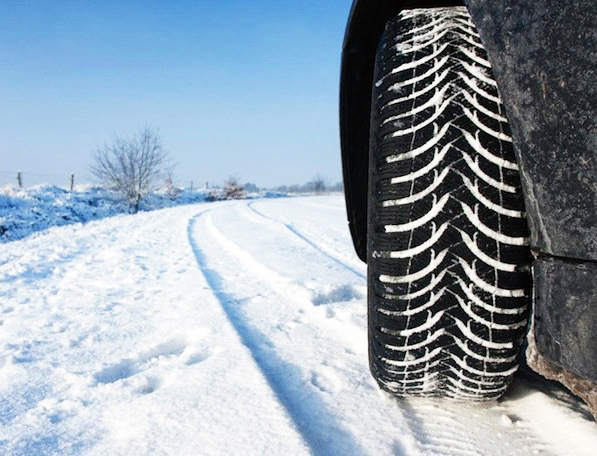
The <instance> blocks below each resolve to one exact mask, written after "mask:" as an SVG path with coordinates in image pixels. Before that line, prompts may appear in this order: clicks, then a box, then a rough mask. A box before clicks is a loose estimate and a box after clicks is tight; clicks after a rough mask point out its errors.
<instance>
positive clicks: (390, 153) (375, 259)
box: [368, 8, 530, 400]
mask: <svg viewBox="0 0 597 456" xmlns="http://www.w3.org/2000/svg"><path fill="white" fill-rule="evenodd" d="M376 65H377V66H376V82H375V88H374V100H373V103H374V110H373V121H372V125H373V131H372V135H373V137H372V152H371V154H372V156H371V160H372V162H371V167H370V169H371V170H372V175H371V183H370V186H371V187H370V188H371V189H372V191H371V193H370V210H369V216H370V223H369V230H370V235H369V248H368V255H369V258H368V260H369V261H368V264H369V273H368V275H369V290H370V291H369V293H370V294H369V337H370V365H371V370H372V371H373V374H374V376H375V377H376V379H377V381H378V383H379V384H380V385H381V386H382V388H384V389H386V390H388V391H390V392H392V393H394V394H396V395H399V396H412V395H420V396H442V397H448V398H453V399H462V400H487V399H494V398H496V397H499V396H500V395H502V394H503V392H504V390H505V389H506V388H507V386H508V384H509V382H510V380H511V378H512V375H513V374H514V372H515V371H516V368H517V354H518V351H519V346H520V343H521V342H522V338H523V336H524V333H525V329H526V325H527V319H528V300H529V290H530V276H529V272H528V268H527V267H526V266H527V265H528V262H529V252H528V233H527V227H526V219H525V213H524V206H523V202H522V197H521V191H520V179H519V176H518V167H517V165H516V159H515V157H514V153H513V149H512V143H511V137H510V132H509V127H508V124H507V121H506V118H505V117H504V114H503V113H504V110H503V108H502V106H501V102H500V99H499V94H498V92H497V85H496V83H495V81H494V79H493V75H492V73H491V68H490V67H489V63H488V60H487V56H486V55H485V52H484V50H483V48H482V46H481V44H480V39H479V37H478V36H477V34H476V31H475V28H474V25H473V24H472V21H471V20H470V17H469V15H468V13H467V11H466V9H465V8H434V9H420V10H410V11H406V12H402V13H401V14H400V15H398V16H397V17H396V18H395V19H394V20H392V21H390V22H389V23H388V25H387V26H386V30H385V31H384V35H383V37H382V40H381V44H380V47H379V48H378V57H377V63H376Z"/></svg>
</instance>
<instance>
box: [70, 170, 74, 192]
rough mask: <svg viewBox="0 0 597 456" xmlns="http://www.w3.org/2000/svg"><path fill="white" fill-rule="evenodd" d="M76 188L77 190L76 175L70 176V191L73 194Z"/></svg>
mask: <svg viewBox="0 0 597 456" xmlns="http://www.w3.org/2000/svg"><path fill="white" fill-rule="evenodd" d="M74 188H75V175H74V174H71V175H70V191H71V192H72V191H73V189H74Z"/></svg>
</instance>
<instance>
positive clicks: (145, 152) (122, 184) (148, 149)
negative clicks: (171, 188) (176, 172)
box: [91, 128, 168, 212]
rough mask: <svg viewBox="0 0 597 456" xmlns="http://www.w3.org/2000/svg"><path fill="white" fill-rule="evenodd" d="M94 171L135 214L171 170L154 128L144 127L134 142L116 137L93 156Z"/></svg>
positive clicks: (132, 139) (92, 168)
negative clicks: (142, 201) (146, 196)
mask: <svg viewBox="0 0 597 456" xmlns="http://www.w3.org/2000/svg"><path fill="white" fill-rule="evenodd" d="M93 158H94V164H93V165H92V167H91V172H92V173H93V174H94V175H95V176H96V177H98V178H99V179H100V180H101V181H102V182H103V183H104V185H105V186H106V187H107V188H109V189H110V190H113V191H115V192H117V193H119V194H120V195H121V196H122V198H123V199H124V200H125V201H126V202H127V203H128V204H129V206H130V207H131V209H133V210H134V212H137V211H138V210H139V203H140V202H141V199H142V198H143V197H144V196H145V195H146V194H147V193H148V192H149V191H151V190H152V189H153V188H154V187H155V185H156V183H157V182H158V181H159V180H160V177H161V176H162V175H163V174H164V173H165V172H167V171H168V154H167V153H166V152H165V151H164V148H163V146H162V142H161V139H160V137H159V135H158V134H157V132H155V131H154V130H152V129H151V128H143V129H141V130H140V131H139V133H138V134H137V135H135V136H133V137H132V138H131V139H128V140H124V139H122V138H116V139H115V140H114V141H113V142H112V143H111V144H105V145H104V146H103V147H101V148H99V149H97V150H96V151H95V153H94V156H93Z"/></svg>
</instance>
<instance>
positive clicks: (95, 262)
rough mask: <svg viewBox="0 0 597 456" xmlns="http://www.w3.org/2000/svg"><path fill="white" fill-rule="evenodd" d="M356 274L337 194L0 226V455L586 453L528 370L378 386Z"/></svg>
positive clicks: (584, 426)
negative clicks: (500, 383)
mask: <svg viewBox="0 0 597 456" xmlns="http://www.w3.org/2000/svg"><path fill="white" fill-rule="evenodd" d="M365 273H366V268H365V265H363V264H362V263H361V262H360V261H359V260H358V259H357V258H356V256H355V254H354V253H353V249H352V245H351V241H350V237H349V232H348V229H347V226H346V222H345V209H344V203H343V200H342V198H341V197H340V196H326V197H305V198H288V199H277V200H276V199H272V200H267V199H263V200H252V201H250V200H245V201H227V202H218V203H201V204H194V205H185V206H179V207H172V208H166V209H161V210H156V211H153V212H143V213H139V214H137V215H120V216H118V217H111V218H105V219H103V220H96V221H90V222H88V223H86V224H72V225H68V226H61V227H53V228H49V229H47V230H46V231H43V232H40V233H37V234H33V235H30V236H27V237H25V238H24V239H21V240H16V241H12V242H5V243H2V244H0V454H2V455H43V454H55V455H69V454H85V455H162V454H168V455H230V454H233V455H283V454H286V455H300V454H316V455H361V454H367V455H376V456H377V455H509V456H510V455H525V456H526V455H529V454H541V455H543V454H545V455H594V454H597V425H596V424H595V423H594V422H593V421H592V419H591V418H590V415H589V413H588V411H587V409H586V408H585V407H584V406H583V405H582V404H581V403H580V402H579V401H577V400H576V399H574V398H573V397H572V396H570V395H568V394H567V393H565V392H564V391H563V390H561V389H560V388H558V387H556V386H553V385H552V384H549V383H547V382H542V381H539V380H537V379H536V378H534V377H533V376H530V375H519V376H518V378H517V379H516V381H515V383H514V385H513V387H512V388H511V390H510V391H509V392H508V394H507V395H506V397H505V398H504V399H503V400H501V401H500V402H493V403H488V404H482V405H464V404H459V403H453V402H442V401H430V400H395V399H392V398H390V397H388V396H387V395H385V394H384V393H381V392H380V391H379V389H378V388H377V386H376V385H375V383H374V381H373V379H372V378H371V376H370V374H369V372H368V367H367V340H366V283H365Z"/></svg>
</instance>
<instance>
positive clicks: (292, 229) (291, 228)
mask: <svg viewBox="0 0 597 456" xmlns="http://www.w3.org/2000/svg"><path fill="white" fill-rule="evenodd" d="M254 204H255V203H248V204H247V207H248V208H249V209H250V210H251V211H253V212H254V213H255V214H257V215H259V216H261V217H263V218H264V219H266V220H270V221H272V222H274V223H278V224H280V225H282V226H284V227H286V229H287V230H288V231H290V232H291V233H292V234H294V235H295V236H297V237H298V238H299V239H302V240H303V241H304V242H306V243H307V244H309V245H310V246H311V247H313V248H314V249H316V250H317V251H319V252H320V253H322V254H323V255H325V256H326V257H328V258H329V259H330V260H332V261H334V262H335V263H337V264H339V265H340V266H342V267H343V268H345V269H348V270H349V271H350V272H352V273H354V274H355V275H356V276H358V277H360V278H362V279H366V278H367V275H366V274H363V273H362V272H361V271H358V270H357V269H355V268H353V267H352V266H350V265H349V264H347V263H346V262H344V261H342V260H341V259H339V258H337V257H336V256H334V255H332V254H330V253H329V252H327V249H325V248H324V247H322V246H321V245H319V244H317V243H315V242H313V241H312V240H311V239H309V238H308V237H307V236H305V235H304V234H302V233H301V232H300V231H298V230H297V229H296V228H295V227H294V226H292V225H291V224H289V223H284V222H282V221H281V220H277V219H275V218H273V217H270V216H268V215H265V214H264V213H263V212H260V211H258V210H257V209H255V208H254V207H253V205H254Z"/></svg>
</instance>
